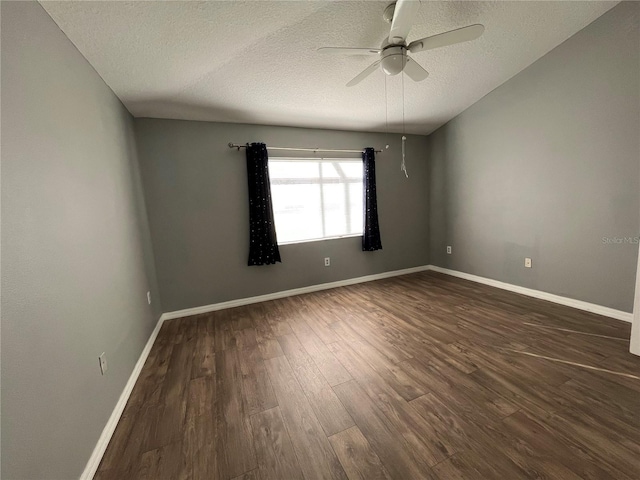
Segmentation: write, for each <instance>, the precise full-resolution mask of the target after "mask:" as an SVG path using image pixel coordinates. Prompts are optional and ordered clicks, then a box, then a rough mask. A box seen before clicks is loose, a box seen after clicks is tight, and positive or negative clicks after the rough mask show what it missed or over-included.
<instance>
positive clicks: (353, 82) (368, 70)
mask: <svg viewBox="0 0 640 480" xmlns="http://www.w3.org/2000/svg"><path fill="white" fill-rule="evenodd" d="M378 65H380V60H378V61H377V62H373V63H372V64H371V65H369V66H368V67H367V68H365V69H364V70H363V71H362V72H360V73H359V74H358V75H356V76H355V77H353V79H352V80H351V81H350V82H349V83H347V87H353V86H354V85H357V84H359V83H360V82H361V81H362V80H364V79H365V78H367V77H368V76H369V75H371V74H372V73H373V72H375V71H376V69H377V68H378Z"/></svg>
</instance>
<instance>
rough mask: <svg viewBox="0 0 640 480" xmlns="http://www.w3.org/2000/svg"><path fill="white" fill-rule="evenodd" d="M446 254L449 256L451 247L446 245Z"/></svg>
mask: <svg viewBox="0 0 640 480" xmlns="http://www.w3.org/2000/svg"><path fill="white" fill-rule="evenodd" d="M447 253H448V254H449V255H451V245H447Z"/></svg>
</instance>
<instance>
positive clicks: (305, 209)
mask: <svg viewBox="0 0 640 480" xmlns="http://www.w3.org/2000/svg"><path fill="white" fill-rule="evenodd" d="M362 175H363V169H362V160H361V159H344V158H340V159H323V160H319V159H318V160H316V159H312V160H302V159H289V158H286V159H285V158H270V159H269V177H270V180H271V197H272V199H273V215H274V217H275V223H276V233H277V235H278V243H294V242H301V241H307V240H319V239H322V238H332V237H343V236H348V235H362V231H363V227H362V222H363V211H362Z"/></svg>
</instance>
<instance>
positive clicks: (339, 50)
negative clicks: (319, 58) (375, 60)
mask: <svg viewBox="0 0 640 480" xmlns="http://www.w3.org/2000/svg"><path fill="white" fill-rule="evenodd" d="M317 51H318V52H319V53H328V54H329V55H378V54H379V53H380V49H379V48H349V47H322V48H318V50H317Z"/></svg>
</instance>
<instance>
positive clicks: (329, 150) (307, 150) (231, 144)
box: [229, 142, 382, 153]
mask: <svg viewBox="0 0 640 480" xmlns="http://www.w3.org/2000/svg"><path fill="white" fill-rule="evenodd" d="M229 148H237V149H238V151H240V149H241V148H247V146H246V145H238V144H237V143H231V142H229ZM267 148H268V149H269V150H288V151H294V152H313V153H318V152H333V153H362V152H363V150H331V149H328V148H293V147H269V146H268V147H267ZM374 152H376V153H380V152H382V150H374Z"/></svg>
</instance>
